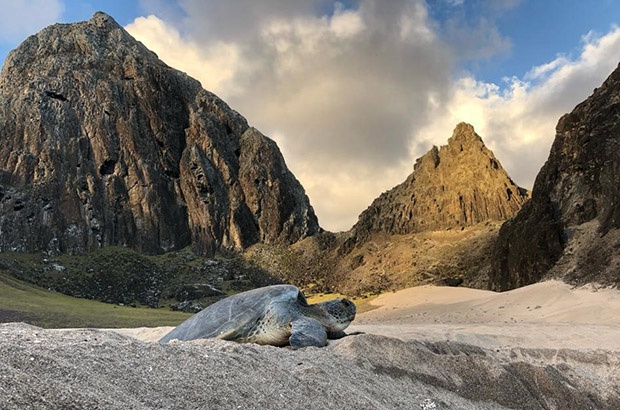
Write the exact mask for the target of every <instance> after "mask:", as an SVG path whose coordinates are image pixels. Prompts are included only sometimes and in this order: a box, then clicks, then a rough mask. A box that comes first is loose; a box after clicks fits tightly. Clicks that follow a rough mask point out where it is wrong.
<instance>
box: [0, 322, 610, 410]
mask: <svg viewBox="0 0 620 410" xmlns="http://www.w3.org/2000/svg"><path fill="white" fill-rule="evenodd" d="M0 340H2V343H1V344H0V354H1V355H2V358H3V360H2V361H1V362H0V407H2V408H3V409H7V410H8V409H23V408H30V409H59V408H76V409H77V408H80V409H82V408H97V409H118V408H132V409H154V408H165V409H187V408H218V409H220V408H221V409H238V408H243V409H282V408H286V409H326V408H330V409H331V408H346V409H362V408H363V409H426V410H431V409H435V410H448V409H506V408H510V409H528V410H534V409H569V408H570V409H592V408H596V409H617V408H618V406H620V397H619V396H618V390H617V387H618V383H619V377H618V374H617V372H615V371H614V369H616V368H617V366H618V356H617V352H615V351H606V350H593V351H575V350H569V349H527V348H511V347H502V348H498V349H484V348H481V347H478V346H474V345H468V344H462V343H458V342H454V341H437V342H428V341H409V342H405V341H401V340H398V339H394V338H388V337H384V336H376V335H359V336H351V337H346V338H344V339H340V340H337V341H333V342H330V345H329V346H328V347H326V348H322V349H318V348H306V349H301V350H297V351H293V350H289V349H283V348H276V347H272V346H257V345H252V344H247V345H239V344H235V343H233V342H225V341H220V340H202V341H195V342H190V343H174V344H170V345H159V344H157V343H145V342H139V341H137V340H135V339H131V338H128V337H125V336H121V335H118V334H114V333H112V332H104V331H97V330H83V329H82V330H70V331H58V330H43V329H39V328H35V327H31V326H27V325H23V324H3V325H0Z"/></svg>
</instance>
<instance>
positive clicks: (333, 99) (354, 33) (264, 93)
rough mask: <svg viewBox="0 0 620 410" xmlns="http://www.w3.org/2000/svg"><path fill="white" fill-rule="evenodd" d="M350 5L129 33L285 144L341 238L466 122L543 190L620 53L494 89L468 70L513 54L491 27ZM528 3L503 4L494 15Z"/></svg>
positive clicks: (612, 44) (561, 60)
mask: <svg viewBox="0 0 620 410" xmlns="http://www.w3.org/2000/svg"><path fill="white" fill-rule="evenodd" d="M147 3H148V2H145V4H147ZM457 3H458V2H457ZM346 4H347V5H346V6H345V5H343V3H338V2H334V1H329V0H312V1H310V0H308V1H291V2H281V1H276V0H266V1H264V2H260V7H259V5H258V2H255V1H251V0H244V1H241V0H240V1H235V2H217V1H198V0H182V1H179V3H178V5H179V6H180V7H181V9H182V10H183V11H184V12H185V15H184V16H183V15H180V14H179V13H175V15H174V16H172V15H170V16H168V15H167V14H166V13H165V12H163V11H161V10H157V12H158V13H159V14H158V17H155V16H150V17H147V18H140V19H137V20H136V21H134V22H133V23H132V24H131V25H129V26H128V30H129V31H130V32H131V33H132V34H133V35H134V36H135V37H136V38H138V39H139V40H141V41H143V42H144V43H145V44H146V45H147V46H148V47H149V48H151V49H153V50H154V51H155V52H156V53H158V55H159V56H160V57H161V58H162V59H163V60H164V61H166V62H167V63H168V64H170V65H172V66H174V67H177V68H179V69H181V70H183V71H186V72H187V73H188V74H190V75H191V76H193V77H195V78H197V79H198V80H200V81H201V82H202V84H203V86H204V87H205V88H207V89H209V90H211V91H213V92H215V93H216V94H218V95H220V97H222V98H223V99H224V100H226V101H227V102H228V103H229V104H230V105H231V106H232V107H233V108H234V109H236V110H237V111H239V112H240V113H242V114H243V115H244V116H245V117H246V118H247V119H248V121H249V122H250V123H251V124H252V125H254V126H256V127H257V128H259V129H260V130H261V131H262V132H263V133H265V134H266V135H268V136H270V137H272V138H273V139H275V140H276V141H277V142H278V145H279V146H280V148H281V149H282V151H283V153H284V156H285V158H286V160H287V163H288V165H289V167H290V168H291V170H292V171H293V172H294V173H295V175H296V176H297V177H298V179H299V180H300V181H301V182H302V184H303V185H304V187H305V188H306V191H307V192H308V195H309V196H310V200H311V202H312V204H313V206H314V207H315V210H316V211H317V214H318V216H319V220H320V223H321V225H322V226H323V227H324V228H326V229H330V230H345V229H348V228H350V227H351V226H352V225H353V223H354V222H355V221H356V220H357V216H358V215H359V213H360V212H361V211H363V210H364V209H365V208H366V207H367V206H368V205H370V203H371V201H372V200H373V199H374V198H375V197H377V196H378V195H379V194H380V193H381V192H382V191H385V190H387V189H389V188H391V187H393V186H394V185H396V184H398V183H400V182H402V181H403V180H404V179H405V178H406V176H407V175H408V174H409V173H410V172H411V171H412V167H413V164H414V161H415V158H417V157H419V156H420V155H422V154H423V153H424V152H425V151H426V150H428V149H429V148H430V147H431V145H433V144H435V145H443V144H445V143H446V141H447V139H448V138H449V137H450V136H451V134H452V130H453V128H454V126H455V125H456V124H457V123H458V122H460V121H467V122H470V123H472V124H473V125H474V126H475V128H476V130H477V132H478V133H479V134H480V135H481V136H482V138H483V139H484V140H485V142H486V143H487V145H488V146H489V147H490V148H491V149H492V150H494V152H495V154H496V156H497V157H498V158H499V160H500V161H501V162H502V163H503V164H504V167H505V168H506V169H507V170H508V171H509V173H510V175H511V176H512V177H513V178H514V179H515V181H516V182H517V183H519V184H521V185H523V186H526V187H531V185H532V181H533V179H534V176H535V175H536V173H537V172H538V170H539V168H540V166H541V165H542V164H543V162H544V161H545V159H546V158H547V156H548V152H549V147H550V144H551V142H552V140H553V138H554V129H555V124H556V122H557V120H558V119H559V117H560V116H561V115H562V114H563V113H564V112H567V111H570V109H571V108H572V107H573V106H574V105H576V104H577V103H578V102H580V101H582V100H583V99H584V98H585V97H586V96H587V95H588V94H589V93H590V92H591V91H592V89H593V88H594V87H596V86H598V85H599V84H600V83H601V82H602V81H603V80H604V78H606V76H607V75H608V74H609V73H610V72H611V71H612V70H613V68H614V67H615V64H616V63H617V56H618V55H620V31H619V30H618V29H617V28H613V29H612V30H611V31H610V32H609V33H607V34H606V35H603V36H596V35H594V34H589V35H587V36H584V38H583V40H582V49H581V52H580V53H579V55H578V56H577V57H576V58H571V57H569V56H558V57H557V58H556V59H554V60H553V61H549V62H548V63H547V64H543V65H541V66H539V67H532V69H531V70H530V71H529V72H528V73H527V74H524V76H523V78H509V79H506V80H505V82H503V83H502V84H489V83H484V82H481V81H479V80H478V79H476V78H474V77H473V76H472V75H467V74H465V75H456V73H457V70H458V69H459V67H460V66H459V63H461V62H463V61H464V60H467V59H472V58H474V59H484V58H488V57H490V56H492V55H494V53H501V52H504V51H506V50H507V48H509V47H510V42H509V40H508V39H505V38H503V37H502V36H501V33H500V31H499V30H498V29H497V27H496V26H495V23H494V21H493V20H492V18H491V17H488V18H486V19H485V18H477V19H475V20H474V21H471V22H469V23H468V22H466V21H457V20H454V21H453V22H452V23H450V24H452V26H449V25H447V24H446V25H443V26H442V25H441V24H440V23H438V22H437V21H433V20H432V18H431V17H429V14H428V9H427V3H426V2H424V1H422V0H394V1H389V2H387V1H381V0H360V1H356V2H347V3H346ZM494 4H495V3H494ZM516 4H517V1H514V0H506V1H503V2H498V5H496V6H494V7H495V8H494V9H493V10H491V11H490V12H489V14H488V16H491V15H493V13H496V14H497V15H499V14H501V12H502V11H503V10H506V9H509V8H511V7H515V6H516ZM500 5H501V7H499V6H500ZM462 6H464V5H461V6H459V7H457V8H455V9H459V8H461V7H462ZM444 23H445V22H444ZM459 33H461V34H463V33H467V36H465V35H460V34H459ZM472 56H473V57H472ZM468 61H469V60H468Z"/></svg>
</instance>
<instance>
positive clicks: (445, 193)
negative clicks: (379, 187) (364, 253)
mask: <svg viewBox="0 0 620 410" xmlns="http://www.w3.org/2000/svg"><path fill="white" fill-rule="evenodd" d="M527 199H528V193H527V191H526V190H525V189H523V188H520V187H518V186H517V185H515V183H514V182H513V181H512V180H511V179H510V177H509V176H508V174H506V171H504V169H503V168H502V166H501V164H500V163H499V161H498V160H497V159H496V158H495V156H494V155H493V153H492V152H491V151H490V150H488V149H487V148H486V146H485V145H484V142H482V139H481V138H480V136H478V134H476V133H475V131H474V128H473V127H472V126H471V125H469V124H465V123H460V124H458V125H457V126H456V128H455V130H454V133H453V135H452V138H450V139H449V140H448V145H446V146H442V147H441V148H437V147H433V148H432V149H431V150H430V151H429V152H427V153H426V154H425V155H424V156H422V157H421V158H419V159H418V160H417V161H416V164H415V166H414V171H413V173H412V174H411V175H409V177H408V178H407V180H406V181H405V182H403V183H402V184H400V185H398V186H396V187H394V188H392V189H391V190H389V191H387V192H385V193H383V194H381V196H379V198H377V199H375V200H374V201H373V203H372V204H371V205H370V207H368V209H366V210H365V211H364V212H363V213H362V214H361V215H360V217H359V220H358V222H357V223H356V224H355V226H354V227H353V229H352V235H351V239H350V240H349V241H348V242H347V243H346V244H345V246H344V249H343V250H344V251H347V250H348V249H350V248H351V246H352V244H354V243H356V242H359V241H360V240H363V239H364V238H366V237H368V236H369V235H370V234H371V233H373V232H384V233H388V234H409V233H416V232H423V231H432V230H441V229H447V228H461V227H465V226H471V225H475V224H478V223H480V222H483V221H489V220H493V221H501V220H506V219H508V218H510V217H512V216H514V215H515V214H516V213H517V211H518V210H519V209H520V208H521V206H522V205H523V203H524V202H525V201H526V200H527Z"/></svg>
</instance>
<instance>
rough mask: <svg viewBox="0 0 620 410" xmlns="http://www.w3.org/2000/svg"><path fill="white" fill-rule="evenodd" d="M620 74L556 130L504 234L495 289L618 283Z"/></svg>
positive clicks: (496, 261)
mask: <svg viewBox="0 0 620 410" xmlns="http://www.w3.org/2000/svg"><path fill="white" fill-rule="evenodd" d="M619 115H620V68H617V69H616V70H615V71H614V72H613V73H612V74H611V75H610V76H609V78H607V80H605V82H604V83H603V84H602V85H601V87H600V88H597V89H596V90H594V93H593V94H592V95H591V96H590V97H588V98H587V99H586V100H585V101H584V102H582V103H580V104H579V105H577V106H576V107H575V109H574V110H573V111H572V112H571V113H569V114H566V115H564V116H563V117H562V118H561V119H560V120H559V122H558V125H557V127H556V137H555V140H554V142H553V145H552V148H551V152H550V154H549V158H548V160H547V162H546V163H545V165H544V166H543V167H542V169H541V170H540V173H539V174H538V176H537V178H536V182H535V184H534V188H533V190H532V200H531V201H529V202H528V203H527V204H526V205H525V206H524V207H523V209H522V210H521V211H520V212H519V213H518V214H517V216H516V217H515V218H513V219H512V220H510V221H509V222H507V223H506V224H505V225H504V226H503V227H502V229H501V231H500V234H499V238H498V240H497V244H496V245H495V248H494V251H493V261H494V262H493V271H492V275H491V284H492V287H493V288H494V289H496V290H508V289H512V288H516V287H520V286H524V285H528V284H531V283H534V282H537V281H539V280H540V279H542V278H544V277H547V276H553V277H560V278H562V279H564V280H566V281H568V282H571V283H576V284H580V283H586V282H598V283H601V284H604V285H614V286H618V285H620V275H618V269H619V268H620V258H618V257H617V249H618V248H619V247H620V230H619V228H620V206H619V204H620V184H619V183H618V175H619V174H620V139H619V138H618V135H620V122H619V121H618V116H619Z"/></svg>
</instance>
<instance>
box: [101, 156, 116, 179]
mask: <svg viewBox="0 0 620 410" xmlns="http://www.w3.org/2000/svg"><path fill="white" fill-rule="evenodd" d="M115 167H116V160H114V159H106V160H105V161H103V164H101V166H100V167H99V174H100V175H101V176H104V175H110V174H113V173H114V168H115Z"/></svg>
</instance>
